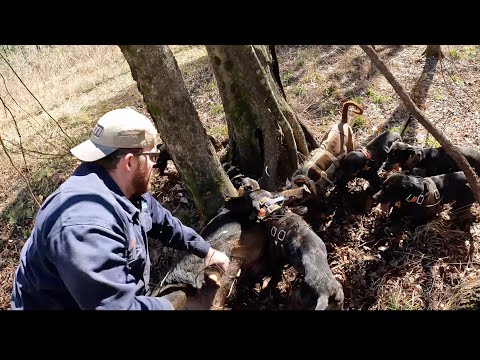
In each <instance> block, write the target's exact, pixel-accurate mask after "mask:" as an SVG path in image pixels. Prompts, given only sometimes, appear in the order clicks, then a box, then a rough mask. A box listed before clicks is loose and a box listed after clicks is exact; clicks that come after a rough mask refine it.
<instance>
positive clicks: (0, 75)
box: [0, 73, 57, 149]
mask: <svg viewBox="0 0 480 360" xmlns="http://www.w3.org/2000/svg"><path fill="white" fill-rule="evenodd" d="M0 77H1V78H2V80H3V85H4V86H5V90H6V91H7V94H8V95H9V96H10V98H11V99H12V100H13V102H14V103H15V104H16V105H17V106H18V107H19V108H20V109H21V110H22V111H23V112H25V113H26V114H27V115H28V116H30V117H31V118H32V119H33V120H34V121H35V122H36V123H37V125H38V126H40V127H41V126H42V125H41V124H40V123H39V122H38V121H37V119H35V118H34V117H33V116H32V115H31V114H30V113H29V112H28V111H26V110H25V109H23V108H22V107H21V106H20V105H19V104H18V103H17V101H16V100H15V99H14V97H13V96H12V94H10V91H8V87H7V82H6V81H5V78H4V77H3V75H2V74H1V73H0ZM5 117H7V113H6V109H5ZM28 123H29V124H30V125H31V126H32V128H33V124H32V123H31V122H30V121H29V122H28ZM37 133H38V135H39V136H40V137H41V138H42V140H43V141H45V142H46V143H47V144H49V145H50V146H52V147H53V148H54V149H56V148H57V147H56V146H55V145H53V144H52V143H51V142H50V141H48V140H47V139H45V138H44V137H43V136H42V134H41V133H40V132H37Z"/></svg>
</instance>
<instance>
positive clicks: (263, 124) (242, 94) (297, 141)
mask: <svg viewBox="0 0 480 360" xmlns="http://www.w3.org/2000/svg"><path fill="white" fill-rule="evenodd" d="M206 48H207V52H208V55H209V57H210V61H211V64H212V67H213V72H214V74H215V78H216V80H217V84H218V89H219V91H220V95H221V98H222V102H223V108H224V109H225V114H226V118H227V125H228V128H229V136H230V150H231V162H232V163H233V164H234V165H236V166H238V167H239V168H240V169H241V170H242V171H243V172H244V174H245V175H247V176H250V177H253V178H256V179H259V182H260V185H261V186H262V188H264V189H267V190H273V191H276V190H278V188H279V187H280V186H281V185H283V184H285V181H286V179H287V178H289V177H290V176H291V175H292V174H293V172H294V171H295V170H296V169H297V168H298V160H297V151H299V152H300V153H302V154H303V155H308V153H309V151H308V144H307V142H306V140H305V135H304V133H303V131H302V128H301V126H300V123H299V122H298V120H297V117H296V115H295V113H294V112H293V110H292V109H291V107H290V106H289V105H288V103H287V102H286V100H285V99H284V98H283V96H282V94H281V93H280V90H279V88H278V86H277V85H276V83H275V80H274V78H273V75H272V72H271V67H270V64H271V62H272V57H271V54H270V52H269V50H268V47H267V46H264V45H259V46H252V45H235V46H216V45H215V46H207V47H206Z"/></svg>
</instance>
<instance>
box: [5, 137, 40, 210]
mask: <svg viewBox="0 0 480 360" xmlns="http://www.w3.org/2000/svg"><path fill="white" fill-rule="evenodd" d="M0 143H1V145H2V148H3V151H5V155H7V157H8V160H10V164H12V166H13V168H14V169H15V170H17V172H18V173H19V174H20V176H21V177H22V178H23V180H25V183H26V184H27V188H28V190H29V191H30V194H31V195H32V198H33V200H35V202H36V203H37V205H38V207H39V208H40V206H41V205H40V203H39V202H38V200H37V198H36V197H35V195H34V194H33V191H32V188H31V187H30V182H29V181H28V179H27V178H26V177H25V176H24V175H23V174H22V172H21V171H20V170H18V169H17V167H16V166H15V164H14V163H13V160H12V158H11V157H10V154H9V153H8V150H7V148H6V147H5V143H4V142H3V139H2V135H1V134H0Z"/></svg>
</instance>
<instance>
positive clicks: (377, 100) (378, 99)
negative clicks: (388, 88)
mask: <svg viewBox="0 0 480 360" xmlns="http://www.w3.org/2000/svg"><path fill="white" fill-rule="evenodd" d="M367 96H368V97H369V98H370V100H372V102H373V103H374V104H378V105H381V104H384V103H386V102H388V101H389V100H390V98H389V97H388V96H383V95H380V94H377V93H376V92H375V91H373V90H372V89H368V91H367Z"/></svg>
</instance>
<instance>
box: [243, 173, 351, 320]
mask: <svg viewBox="0 0 480 360" xmlns="http://www.w3.org/2000/svg"><path fill="white" fill-rule="evenodd" d="M252 185H253V186H252ZM255 185H256V184H255V183H254V182H252V179H249V178H244V180H243V187H245V188H247V187H248V188H249V190H243V192H242V193H243V197H244V198H245V199H246V200H247V204H248V203H250V204H251V206H252V212H253V213H254V214H257V219H258V221H260V222H263V223H264V224H265V228H266V229H265V230H266V233H267V234H268V237H269V238H270V240H271V241H270V242H267V249H268V254H269V259H270V261H271V262H273V263H274V264H275V265H272V266H271V267H272V268H273V269H275V270H274V274H273V277H272V280H271V281H270V284H269V285H270V286H272V285H276V283H277V282H278V280H279V279H280V276H281V268H282V265H284V264H285V263H288V264H290V265H292V266H293V267H294V268H295V269H296V270H297V271H298V272H299V273H302V274H304V275H305V283H306V284H307V286H308V287H309V288H310V290H311V292H310V297H309V298H305V297H304V299H303V300H304V301H303V303H304V304H305V305H306V306H307V304H310V301H309V300H310V299H311V298H313V299H314V301H315V310H339V309H342V308H343V301H344V294H343V288H342V285H341V284H340V283H339V282H338V281H337V280H336V279H335V276H334V275H333V273H332V271H331V269H330V266H329V264H328V261H327V249H326V247H325V243H324V242H323V240H322V239H321V238H320V237H319V236H318V235H317V234H316V233H315V232H314V231H313V230H312V229H311V228H310V227H309V226H308V224H307V222H306V221H305V220H304V219H303V218H302V216H301V215H299V214H298V213H296V212H295V209H294V208H292V209H290V208H287V207H285V206H284V205H283V200H282V198H283V196H278V193H270V192H268V191H266V190H263V189H260V188H259V187H257V186H255ZM250 189H253V190H250ZM273 279H275V280H273Z"/></svg>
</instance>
